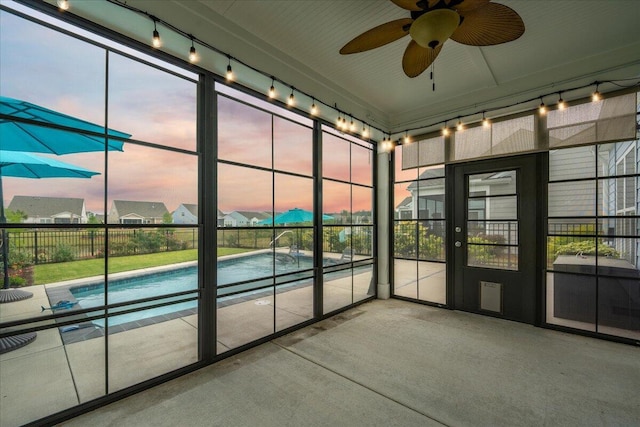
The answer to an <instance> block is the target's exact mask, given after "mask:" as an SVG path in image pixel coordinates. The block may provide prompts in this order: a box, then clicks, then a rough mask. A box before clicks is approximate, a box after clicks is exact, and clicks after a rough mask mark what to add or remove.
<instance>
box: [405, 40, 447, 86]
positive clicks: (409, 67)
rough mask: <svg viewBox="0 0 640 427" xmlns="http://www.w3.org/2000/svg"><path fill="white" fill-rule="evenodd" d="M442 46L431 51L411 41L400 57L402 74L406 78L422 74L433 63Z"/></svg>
mask: <svg viewBox="0 0 640 427" xmlns="http://www.w3.org/2000/svg"><path fill="white" fill-rule="evenodd" d="M443 45H444V43H443V44H441V45H439V46H438V47H436V48H435V49H431V48H429V47H422V46H420V45H419V44H418V43H416V42H415V40H411V42H410V43H409V46H407V49H406V50H405V51H404V56H403V57H402V69H403V70H404V73H405V74H406V75H407V76H408V77H417V76H419V75H420V74H422V72H423V71H424V70H426V69H427V68H429V65H431V63H432V62H433V61H435V59H436V57H437V56H438V54H439V53H440V50H442V46H443Z"/></svg>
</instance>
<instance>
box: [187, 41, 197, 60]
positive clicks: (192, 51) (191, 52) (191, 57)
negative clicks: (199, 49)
mask: <svg viewBox="0 0 640 427" xmlns="http://www.w3.org/2000/svg"><path fill="white" fill-rule="evenodd" d="M189 61H190V62H192V63H193V62H197V61H198V54H197V53H196V47H195V45H194V44H193V36H191V48H190V49H189Z"/></svg>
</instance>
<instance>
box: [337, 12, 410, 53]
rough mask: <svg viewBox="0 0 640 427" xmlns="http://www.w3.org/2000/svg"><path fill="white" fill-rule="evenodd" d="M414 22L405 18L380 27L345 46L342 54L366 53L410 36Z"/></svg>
mask: <svg viewBox="0 0 640 427" xmlns="http://www.w3.org/2000/svg"><path fill="white" fill-rule="evenodd" d="M412 22H413V19H411V18H403V19H396V20H395V21H391V22H387V23H386V24H382V25H378V26H377V27H375V28H372V29H370V30H369V31H365V32H364V33H362V34H360V35H359V36H358V37H356V38H354V39H353V40H351V41H350V42H349V43H347V44H345V45H344V46H343V47H342V49H340V53H341V54H343V55H348V54H350V53H358V52H364V51H365V50H370V49H375V48H376V47H380V46H384V45H385V44H387V43H391V42H393V41H396V40H398V39H399V38H402V37H404V36H406V35H407V34H409V27H411V23H412Z"/></svg>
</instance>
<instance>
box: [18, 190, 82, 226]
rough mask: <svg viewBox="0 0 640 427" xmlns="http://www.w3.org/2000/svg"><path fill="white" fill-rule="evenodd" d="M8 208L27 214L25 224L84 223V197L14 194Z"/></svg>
mask: <svg viewBox="0 0 640 427" xmlns="http://www.w3.org/2000/svg"><path fill="white" fill-rule="evenodd" d="M7 209H8V210H10V211H13V212H17V211H21V212H24V213H25V214H26V215H27V218H26V219H24V220H22V222H23V223H25V224H86V223H87V211H86V208H85V205H84V199H76V198H68V197H32V196H14V197H13V200H11V203H9V206H8V207H7Z"/></svg>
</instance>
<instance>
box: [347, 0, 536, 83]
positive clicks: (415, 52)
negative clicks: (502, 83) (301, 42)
mask: <svg viewBox="0 0 640 427" xmlns="http://www.w3.org/2000/svg"><path fill="white" fill-rule="evenodd" d="M391 1H392V2H393V3H395V4H396V5H397V6H400V7H401V8H403V9H406V10H408V11H410V12H411V17H410V18H403V19H396V20H395V21H391V22H387V23H386V24H382V25H379V26H377V27H375V28H372V29H370V30H369V31H365V32H364V33H362V34H360V35H359V36H357V37H356V38H354V39H353V40H351V41H350V42H349V43H347V44H346V45H344V47H343V48H342V49H340V53H341V54H343V55H348V54H351V53H359V52H364V51H367V50H370V49H375V48H377V47H380V46H384V45H386V44H388V43H391V42H393V41H396V40H398V39H400V38H402V37H404V36H406V35H407V34H409V35H410V36H411V39H412V40H411V41H410V42H409V45H408V46H407V49H406V50H405V52H404V56H403V58H402V69H403V70H404V73H405V74H406V75H407V76H408V77H417V76H419V75H420V74H422V72H423V71H424V70H426V69H427V68H428V67H429V65H431V64H432V63H433V61H434V60H435V59H436V57H437V56H438V54H439V53H440V50H442V46H443V44H444V42H445V41H447V40H448V39H449V38H451V39H452V40H454V41H457V42H458V43H462V44H466V45H470V46H491V45H496V44H501V43H506V42H510V41H513V40H516V39H517V38H518V37H520V36H521V35H522V34H523V33H524V22H522V18H521V17H520V15H518V14H517V13H516V12H515V11H514V10H513V9H511V8H510V7H507V6H505V5H502V4H498V3H491V0H419V1H417V0H391Z"/></svg>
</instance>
